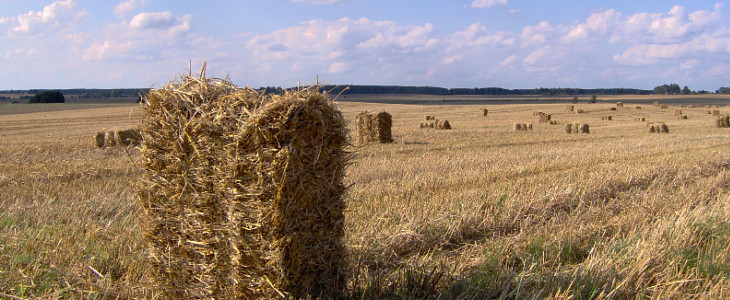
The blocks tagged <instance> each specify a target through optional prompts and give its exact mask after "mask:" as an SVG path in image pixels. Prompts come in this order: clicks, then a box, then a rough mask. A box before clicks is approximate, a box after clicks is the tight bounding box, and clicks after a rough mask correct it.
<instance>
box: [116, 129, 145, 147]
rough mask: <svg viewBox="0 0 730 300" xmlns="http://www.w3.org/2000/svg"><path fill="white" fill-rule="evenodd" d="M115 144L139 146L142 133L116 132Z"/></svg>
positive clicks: (137, 130)
mask: <svg viewBox="0 0 730 300" xmlns="http://www.w3.org/2000/svg"><path fill="white" fill-rule="evenodd" d="M117 142H118V144H119V145H121V146H125V147H127V146H139V144H140V143H141V142H142V133H141V132H140V130H139V129H127V130H119V131H117Z"/></svg>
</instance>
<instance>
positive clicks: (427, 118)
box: [426, 115, 436, 121]
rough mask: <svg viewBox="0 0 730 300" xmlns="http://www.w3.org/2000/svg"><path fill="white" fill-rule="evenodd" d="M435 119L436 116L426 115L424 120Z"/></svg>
mask: <svg viewBox="0 0 730 300" xmlns="http://www.w3.org/2000/svg"><path fill="white" fill-rule="evenodd" d="M430 120H436V116H431V115H426V121H430Z"/></svg>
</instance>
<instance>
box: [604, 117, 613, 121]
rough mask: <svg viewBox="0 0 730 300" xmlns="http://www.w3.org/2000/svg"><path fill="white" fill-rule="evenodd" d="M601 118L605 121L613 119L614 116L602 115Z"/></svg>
mask: <svg viewBox="0 0 730 300" xmlns="http://www.w3.org/2000/svg"><path fill="white" fill-rule="evenodd" d="M601 120H603V121H611V120H613V116H601Z"/></svg>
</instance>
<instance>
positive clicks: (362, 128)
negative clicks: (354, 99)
mask: <svg viewBox="0 0 730 300" xmlns="http://www.w3.org/2000/svg"><path fill="white" fill-rule="evenodd" d="M427 117H428V116H427ZM356 120H357V121H356V123H357V144H358V145H365V144H368V143H371V142H379V143H392V142H393V137H392V131H391V128H392V126H393V117H392V116H391V115H390V114H389V113H387V112H384V111H381V112H377V113H376V112H370V111H365V112H361V113H360V114H358V115H357V116H356Z"/></svg>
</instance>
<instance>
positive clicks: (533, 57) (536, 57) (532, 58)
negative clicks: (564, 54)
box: [522, 45, 553, 65]
mask: <svg viewBox="0 0 730 300" xmlns="http://www.w3.org/2000/svg"><path fill="white" fill-rule="evenodd" d="M552 50H553V48H552V47H550V45H547V46H545V47H542V48H540V49H538V50H535V51H534V52H532V53H530V55H528V56H527V57H525V59H523V60H522V61H523V62H525V63H526V64H531V65H534V64H538V63H543V62H544V59H545V57H547V56H548V55H550V54H551V52H552Z"/></svg>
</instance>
